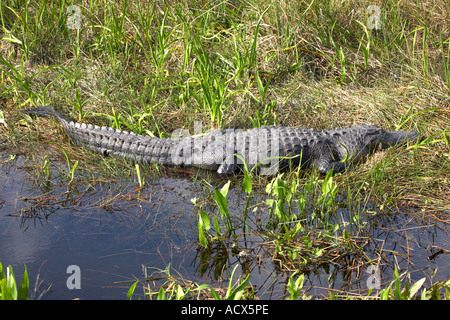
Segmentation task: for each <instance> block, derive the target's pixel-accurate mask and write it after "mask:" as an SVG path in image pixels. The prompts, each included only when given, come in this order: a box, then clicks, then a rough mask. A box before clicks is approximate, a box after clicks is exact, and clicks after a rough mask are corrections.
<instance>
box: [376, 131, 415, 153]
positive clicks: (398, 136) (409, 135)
mask: <svg viewBox="0 0 450 320" xmlns="http://www.w3.org/2000/svg"><path fill="white" fill-rule="evenodd" d="M418 137H419V132H417V131H415V130H411V131H389V132H385V133H384V134H383V136H382V137H381V139H380V142H381V147H382V148H383V149H386V148H389V147H390V146H395V145H398V144H402V143H405V142H408V141H416V140H417V138H418Z"/></svg>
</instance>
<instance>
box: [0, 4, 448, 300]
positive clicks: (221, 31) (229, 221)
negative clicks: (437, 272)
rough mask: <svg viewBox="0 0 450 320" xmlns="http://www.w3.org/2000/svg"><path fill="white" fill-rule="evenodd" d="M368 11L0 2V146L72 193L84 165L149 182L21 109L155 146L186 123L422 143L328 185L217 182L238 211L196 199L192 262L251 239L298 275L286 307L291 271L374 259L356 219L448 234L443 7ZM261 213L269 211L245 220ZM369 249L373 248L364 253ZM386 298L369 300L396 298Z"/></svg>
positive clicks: (298, 179) (298, 175)
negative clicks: (56, 166) (54, 112)
mask: <svg viewBox="0 0 450 320" xmlns="http://www.w3.org/2000/svg"><path fill="white" fill-rule="evenodd" d="M370 4H372V3H370V2H368V1H348V2H344V3H341V2H336V1H325V0H324V1H297V2H294V3H293V2H289V3H288V2H279V1H275V2H264V1H259V0H246V1H241V2H235V1H231V0H230V1H227V0H225V1H203V0H192V1H187V2H183V3H179V2H176V1H169V0H166V1H162V0H161V1H152V2H146V3H142V2H139V1H134V0H133V1H131V0H124V1H104V0H93V1H90V2H88V3H85V4H82V5H81V4H75V6H76V7H74V8H72V9H74V11H72V10H68V8H69V6H71V5H72V3H71V2H67V1H62V0H60V1H52V2H48V3H45V5H44V2H42V1H41V2H38V1H35V2H27V1H20V0H8V1H4V0H3V1H1V4H0V5H1V6H0V38H1V40H0V53H1V54H0V142H1V143H2V146H1V147H0V151H6V152H14V150H24V152H26V153H29V154H40V155H41V156H42V157H43V162H41V163H39V164H37V160H36V170H35V172H36V179H35V180H36V183H39V181H43V182H42V184H44V183H45V181H47V182H48V181H50V180H51V179H53V178H52V176H51V171H50V170H48V166H49V163H50V162H52V161H59V162H62V163H66V164H67V166H66V167H64V166H60V168H61V169H60V170H61V172H62V173H63V176H65V181H66V182H67V184H75V185H77V184H78V185H79V184H82V183H83V181H85V180H88V179H91V178H92V177H90V175H89V174H87V175H86V174H85V173H86V172H92V171H93V170H95V172H97V173H98V174H99V175H100V176H104V177H118V176H136V177H137V178H136V184H137V185H138V186H139V187H141V188H142V187H143V186H144V185H145V182H146V181H147V179H145V178H144V177H147V176H149V175H151V176H155V175H158V174H159V173H160V168H158V167H157V166H150V167H144V166H139V165H135V164H131V163H128V162H126V161H121V160H116V159H104V158H103V157H101V156H99V155H94V154H92V153H90V152H87V151H85V150H83V149H82V148H79V147H75V146H73V145H72V144H71V143H70V142H69V141H68V139H67V137H66V135H65V134H64V133H63V130H62V129H61V128H60V127H59V126H58V125H57V124H56V123H55V122H54V121H52V120H46V119H38V120H32V119H30V118H26V117H24V116H23V115H22V114H20V112H19V111H20V110H21V109H24V108H29V107H32V106H33V105H40V104H51V105H54V106H56V107H58V108H59V109H60V110H61V111H62V112H63V113H64V114H66V115H68V116H70V117H72V118H73V119H76V120H78V121H83V122H87V123H92V124H97V125H107V126H112V127H114V128H120V129H124V130H129V131H134V132H136V133H138V134H149V135H154V136H158V137H168V136H170V135H171V133H173V132H176V130H180V129H187V130H189V131H190V132H191V133H192V132H194V130H193V128H194V127H195V123H197V122H198V121H201V123H202V124H203V128H206V129H209V128H213V129H215V128H226V127H237V128H251V127H259V126H262V125H271V124H282V125H286V126H300V127H314V128H317V129H322V128H328V127H345V126H350V125H355V124H361V123H372V124H377V125H380V126H382V127H383V128H385V129H395V130H408V129H415V130H418V131H420V132H421V134H422V135H423V136H424V137H425V139H424V140H423V141H422V142H420V143H418V144H416V145H410V146H408V147H404V148H400V149H396V150H387V151H385V152H383V153H380V154H377V155H376V156H374V157H372V158H371V160H370V161H369V162H368V163H366V164H364V165H361V166H359V167H358V168H356V169H355V170H353V171H350V172H346V173H344V174H341V175H337V176H334V177H331V176H326V177H321V176H319V175H318V174H317V172H315V171H309V172H296V171H293V172H290V173H287V174H285V175H283V176H278V177H275V179H274V180H270V179H268V178H265V177H256V176H253V175H251V174H249V173H245V175H244V176H243V178H242V179H241V177H237V178H233V179H232V182H233V185H232V186H233V187H230V188H242V191H243V194H245V198H244V200H245V201H244V203H243V204H242V207H241V206H239V209H238V210H237V211H238V214H237V217H236V216H234V215H233V213H232V212H231V211H230V210H229V206H228V202H227V201H228V198H227V194H228V191H227V190H228V189H227V188H228V187H226V188H225V189H222V190H220V188H215V189H216V190H214V191H212V193H211V196H210V199H198V200H197V202H196V203H195V205H194V208H195V210H197V215H198V228H197V229H198V232H199V245H200V251H201V252H203V253H204V254H205V255H207V254H209V253H208V252H211V250H213V248H215V250H219V249H218V248H222V249H223V248H224V249H225V251H226V252H233V251H236V252H246V251H245V250H244V249H243V248H241V247H239V246H240V244H241V243H240V241H241V239H243V237H244V236H250V235H252V236H253V237H255V238H257V239H258V245H257V247H256V248H253V249H252V250H254V251H257V250H259V252H261V253H264V254H265V255H268V256H271V257H272V259H273V261H274V264H275V265H276V268H277V270H278V271H280V272H285V273H286V274H288V275H289V276H291V277H292V276H293V275H294V274H295V275H296V277H297V276H298V278H295V279H294V278H292V279H291V278H289V279H291V280H290V282H289V285H290V287H289V288H290V289H289V290H288V292H289V294H290V296H291V297H293V298H298V297H300V296H301V295H299V293H298V290H300V288H301V285H302V284H303V280H301V278H300V277H301V275H298V272H299V271H301V270H303V271H304V270H310V271H311V270H318V269H320V268H327V267H326V266H327V265H329V264H330V263H331V264H332V265H340V266H342V268H343V269H345V270H348V272H349V274H355V273H356V274H358V273H359V274H361V273H362V272H363V270H364V268H366V267H367V265H368V264H369V263H371V262H374V261H375V262H377V263H380V262H383V261H382V260H383V254H382V253H383V250H382V247H380V245H379V244H377V243H376V242H375V241H374V240H372V231H371V228H372V223H371V220H370V219H369V218H367V216H366V215H365V214H363V212H368V211H376V212H378V214H391V213H392V211H395V210H396V208H403V209H405V208H406V210H410V211H411V212H413V214H414V215H415V216H416V217H417V218H419V219H422V220H426V221H432V222H435V223H438V222H439V223H444V224H447V225H448V222H449V212H450V206H449V203H450V198H449V196H448V195H449V194H450V187H449V186H450V180H449V179H450V178H449V175H448V172H450V161H449V160H450V143H449V128H450V114H449V113H450V111H449V110H450V69H449V65H450V30H449V27H448V26H449V25H450V21H449V19H450V18H449V17H450V6H449V5H448V2H446V1H435V2H421V3H418V2H415V1H403V2H401V1H394V0H389V1H385V2H383V5H381V6H380V7H379V11H376V10H375V11H368V10H367V7H368V6H369V5H370ZM78 10H79V11H78ZM78 12H79V15H78ZM377 21H378V22H379V28H377V27H376V26H377V23H376V22H377ZM43 144H45V145H47V146H48V148H42V145H43ZM41 160H42V159H41ZM41 165H42V167H40V166H41ZM41 168H42V169H43V170H41ZM86 176H89V178H86ZM236 179H237V181H236ZM260 197H263V198H262V199H261V198H260ZM209 201H212V203H213V204H214V205H215V206H216V209H215V210H210V209H208V208H210V206H207V204H208V203H209ZM260 207H264V208H265V210H266V211H267V212H269V215H268V216H267V217H266V219H265V220H264V219H262V221H259V222H254V221H253V220H254V219H253V217H254V216H255V215H257V214H258V212H259V208H260ZM216 213H218V214H217V215H216ZM233 245H234V246H233ZM367 248H371V249H372V250H374V252H376V254H374V255H373V256H368V254H367V253H366V250H365V249H367ZM349 255H352V256H354V257H355V260H354V261H353V262H352V263H353V265H352V267H351V268H350V267H349V266H348V261H347V258H348V256H349ZM384 262H386V261H384ZM386 263H387V262H386ZM355 266H356V267H355ZM220 267H221V265H220V264H218V266H217V270H219V269H221V268H220ZM222 267H223V266H222ZM230 267H231V266H227V268H225V269H227V270H228V269H229V268H230ZM221 270H223V269H221ZM296 272H297V273H296ZM302 274H303V273H302ZM395 288H397V289H398V285H397V287H395ZM395 288H394V289H392V290H391V291H389V290H387V291H385V292H384V293H383V294H384V295H383V296H382V297H390V296H393V295H394V296H395V294H397V297H398V292H397V293H395V290H397V289H395ZM414 289H416V288H414ZM161 297H162V293H161ZM328 298H331V296H329V297H328Z"/></svg>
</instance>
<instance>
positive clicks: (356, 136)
mask: <svg viewBox="0 0 450 320" xmlns="http://www.w3.org/2000/svg"><path fill="white" fill-rule="evenodd" d="M334 132H335V133H334V134H333V140H335V141H336V142H337V143H338V144H339V145H340V147H339V160H343V159H345V158H347V159H348V160H349V161H351V162H353V163H356V162H359V161H360V160H362V159H363V158H364V157H366V156H367V155H369V154H371V153H372V152H374V151H376V150H377V148H378V147H380V146H381V149H387V148H389V147H391V146H396V145H400V144H403V143H406V142H412V141H416V140H417V138H418V137H419V132H417V131H415V130H411V131H384V130H383V129H381V128H380V127H377V126H374V125H361V126H356V127H351V128H347V129H339V130H335V131H334Z"/></svg>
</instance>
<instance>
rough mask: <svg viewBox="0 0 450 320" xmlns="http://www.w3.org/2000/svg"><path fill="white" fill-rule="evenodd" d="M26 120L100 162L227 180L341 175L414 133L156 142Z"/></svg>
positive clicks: (273, 133) (370, 128) (254, 133)
mask: <svg viewBox="0 0 450 320" xmlns="http://www.w3.org/2000/svg"><path fill="white" fill-rule="evenodd" d="M22 112H23V113H25V114H30V115H37V116H44V117H54V118H56V119H57V121H58V122H59V123H60V124H61V125H62V126H63V128H64V129H65V131H66V133H67V135H68V136H69V138H70V139H71V140H72V141H73V143H75V144H76V145H80V146H83V147H85V148H87V149H90V150H92V151H94V152H97V153H100V154H102V155H105V156H115V157H121V158H125V159H130V160H132V161H135V162H138V163H158V164H161V165H168V166H177V165H179V166H193V167H197V168H202V169H209V170H215V171H217V173H218V174H219V175H229V174H233V173H236V172H238V171H239V170H242V169H243V168H245V167H246V168H247V170H253V169H256V170H255V171H258V172H259V173H260V174H266V175H274V174H276V173H277V172H279V171H280V170H283V169H286V168H291V169H292V168H295V167H298V166H300V167H301V169H304V168H311V167H315V168H317V169H318V171H319V172H320V173H323V174H327V173H328V172H329V171H330V170H333V173H337V172H342V171H345V170H346V169H348V168H350V167H352V166H353V165H354V164H357V163H359V162H361V161H362V160H364V159H365V158H366V157H367V156H369V155H370V154H372V153H373V152H374V151H376V150H377V149H378V148H381V149H386V148H388V147H390V146H395V145H399V144H402V143H405V142H408V141H409V142H413V141H415V140H417V138H418V136H419V133H418V132H417V131H414V130H411V131H384V130H383V129H381V128H380V127H378V126H375V125H358V126H353V127H348V128H344V129H334V130H315V129H300V128H293V127H283V126H264V127H260V128H255V129H250V130H246V131H244V130H241V129H225V130H217V131H213V132H209V133H206V134H203V135H197V136H183V135H181V136H180V137H172V138H158V137H152V136H149V135H139V134H135V133H133V132H128V131H122V130H118V129H113V128H110V127H98V126H94V125H92V124H84V123H78V122H74V121H73V120H71V119H69V118H67V117H65V116H63V115H62V114H60V113H59V112H58V111H56V110H55V109H54V108H53V107H51V106H40V107H37V108H34V109H29V110H22Z"/></svg>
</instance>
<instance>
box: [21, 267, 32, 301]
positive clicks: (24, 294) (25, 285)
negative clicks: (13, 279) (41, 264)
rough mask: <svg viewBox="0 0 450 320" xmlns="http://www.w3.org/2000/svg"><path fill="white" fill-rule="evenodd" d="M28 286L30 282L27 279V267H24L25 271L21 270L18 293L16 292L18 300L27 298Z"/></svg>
mask: <svg viewBox="0 0 450 320" xmlns="http://www.w3.org/2000/svg"><path fill="white" fill-rule="evenodd" d="M29 286H30V282H29V279H28V272H27V267H25V271H24V272H23V277H22V281H20V285H19V293H18V299H19V300H28V288H29Z"/></svg>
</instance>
